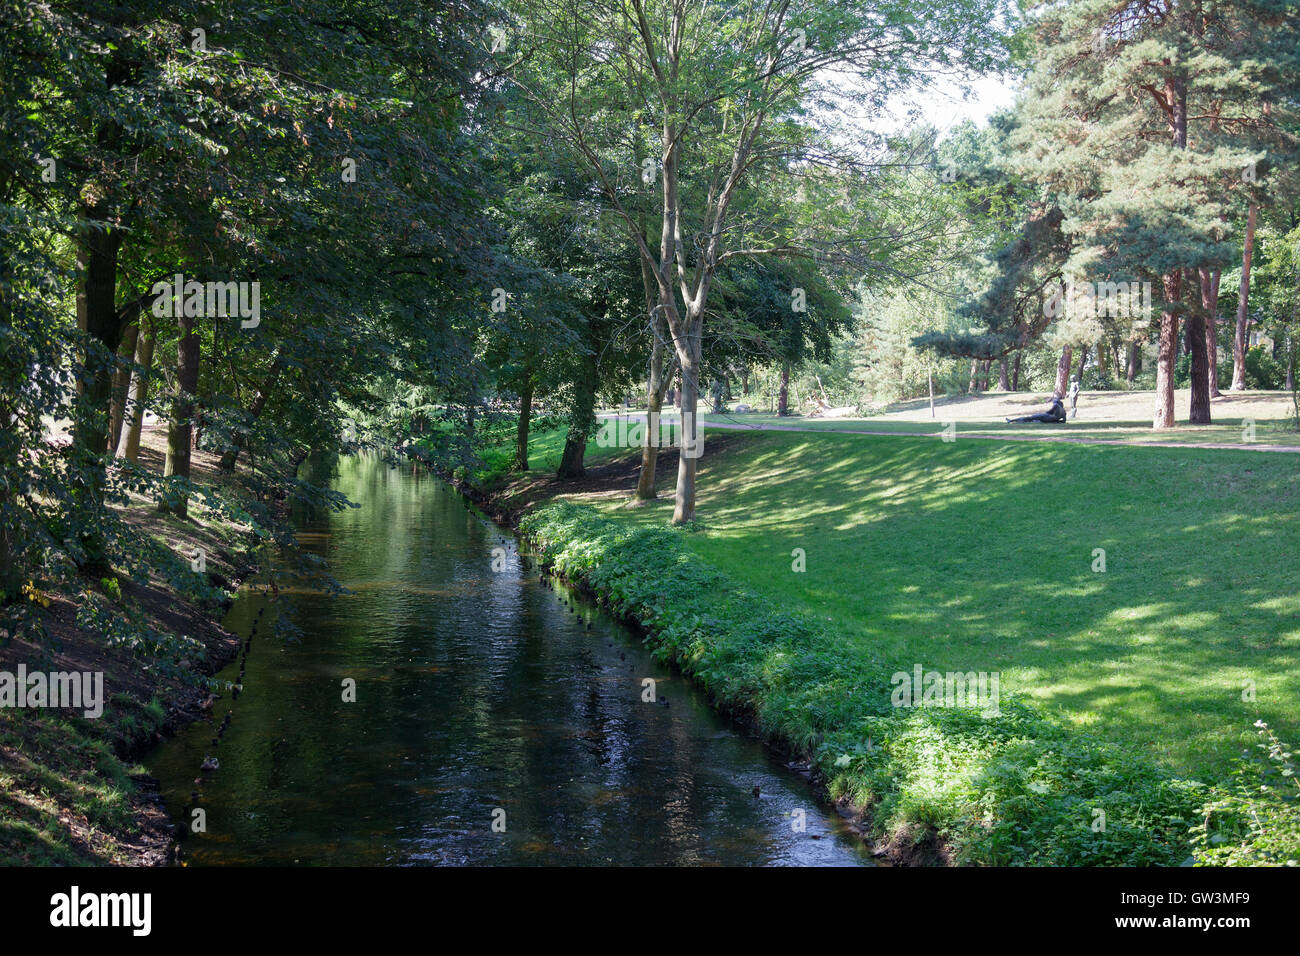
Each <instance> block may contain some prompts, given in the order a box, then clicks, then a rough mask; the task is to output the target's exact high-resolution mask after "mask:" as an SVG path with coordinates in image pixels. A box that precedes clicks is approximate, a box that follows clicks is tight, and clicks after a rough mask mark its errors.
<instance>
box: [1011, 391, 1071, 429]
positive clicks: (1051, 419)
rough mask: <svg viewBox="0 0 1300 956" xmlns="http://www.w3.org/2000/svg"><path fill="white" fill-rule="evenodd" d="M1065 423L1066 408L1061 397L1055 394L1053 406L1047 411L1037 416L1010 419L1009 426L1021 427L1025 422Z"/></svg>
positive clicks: (1053, 395) (1053, 394)
mask: <svg viewBox="0 0 1300 956" xmlns="http://www.w3.org/2000/svg"><path fill="white" fill-rule="evenodd" d="M1063 421H1065V406H1064V405H1063V404H1061V396H1060V395H1057V394H1056V393H1055V392H1053V393H1052V404H1051V405H1049V406H1048V407H1047V411H1045V412H1039V413H1038V414H1037V415H1025V416H1024V417H1023V418H1008V419H1007V424H1008V425H1020V424H1023V423H1025V422H1044V423H1046V424H1059V423H1061V422H1063Z"/></svg>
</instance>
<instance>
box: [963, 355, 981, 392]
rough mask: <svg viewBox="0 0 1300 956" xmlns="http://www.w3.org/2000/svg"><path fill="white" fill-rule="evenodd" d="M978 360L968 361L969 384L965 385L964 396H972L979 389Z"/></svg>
mask: <svg viewBox="0 0 1300 956" xmlns="http://www.w3.org/2000/svg"><path fill="white" fill-rule="evenodd" d="M979 384H980V381H979V359H971V360H970V382H969V383H967V385H966V394H968V395H974V394H975V392H976V390H977V389H978V388H979Z"/></svg>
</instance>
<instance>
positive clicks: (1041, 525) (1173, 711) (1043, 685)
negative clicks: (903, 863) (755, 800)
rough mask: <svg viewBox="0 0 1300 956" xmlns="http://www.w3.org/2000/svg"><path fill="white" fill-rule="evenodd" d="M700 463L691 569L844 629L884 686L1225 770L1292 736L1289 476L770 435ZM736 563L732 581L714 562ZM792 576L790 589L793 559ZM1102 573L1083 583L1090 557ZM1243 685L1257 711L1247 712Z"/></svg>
mask: <svg viewBox="0 0 1300 956" xmlns="http://www.w3.org/2000/svg"><path fill="white" fill-rule="evenodd" d="M747 441H748V442H749V445H748V447H747V449H746V450H745V451H744V452H741V453H740V454H737V455H734V456H727V457H724V458H715V459H713V460H709V459H707V458H706V459H705V466H704V467H705V472H704V474H703V477H702V480H701V485H700V487H701V503H700V511H701V515H702V516H703V518H704V520H705V522H706V524H707V526H708V528H709V532H708V535H707V538H706V539H705V540H704V541H701V542H700V544H699V548H700V550H701V552H702V553H703V554H704V555H705V556H706V557H712V558H714V559H715V560H718V561H720V562H721V563H726V564H728V569H729V570H731V571H732V572H733V573H737V574H738V576H741V577H743V578H745V579H746V580H747V581H748V583H750V584H751V585H752V586H754V587H756V588H758V589H760V590H762V591H763V592H764V593H768V594H771V595H773V596H774V597H776V598H777V599H779V600H785V599H788V600H792V601H795V602H799V603H802V604H803V605H804V606H805V608H806V609H807V610H809V611H811V612H813V613H820V614H822V615H823V616H830V617H835V618H836V619H837V620H841V621H843V622H844V623H845V638H846V640H850V641H855V642H863V643H865V645H867V646H868V647H870V649H871V651H872V653H874V654H879V655H880V656H882V657H883V658H884V659H886V660H889V661H891V662H897V666H898V667H899V669H910V668H911V666H912V665H913V664H915V663H920V664H922V665H923V666H925V667H926V668H929V669H941V670H948V669H954V670H990V671H994V670H996V671H1007V672H1009V673H1007V674H1006V675H1005V676H1004V678H1003V683H1002V689H1003V691H1009V690H1014V691H1019V692H1022V693H1025V694H1028V695H1032V696H1033V697H1034V698H1036V699H1038V700H1039V701H1041V702H1043V703H1045V704H1047V705H1049V707H1059V708H1061V709H1062V710H1063V711H1065V712H1066V714H1067V715H1069V716H1070V717H1073V718H1075V719H1076V720H1080V721H1083V722H1094V721H1095V722H1098V724H1099V725H1100V726H1099V729H1106V730H1108V731H1109V732H1112V733H1114V734H1118V735H1119V736H1120V737H1122V738H1128V739H1131V740H1134V741H1136V742H1141V743H1145V744H1148V745H1149V746H1151V747H1152V749H1153V751H1154V752H1156V753H1157V754H1159V755H1160V756H1162V757H1167V758H1168V759H1169V760H1170V762H1172V763H1173V764H1174V765H1175V766H1176V767H1178V768H1179V769H1183V770H1186V769H1188V766H1189V765H1200V766H1205V765H1216V766H1226V763H1227V761H1228V760H1230V758H1231V757H1233V756H1234V755H1235V754H1236V752H1237V749H1238V746H1237V745H1239V744H1240V743H1243V742H1245V741H1247V740H1249V739H1250V738H1251V736H1252V735H1251V731H1250V725H1251V723H1252V722H1253V721H1254V720H1256V719H1264V720H1266V721H1268V722H1269V723H1270V724H1272V725H1274V726H1276V727H1278V728H1279V729H1280V730H1281V731H1282V735H1283V737H1284V738H1286V737H1288V736H1289V737H1292V738H1294V737H1295V736H1296V730H1297V727H1298V723H1297V698H1296V694H1295V692H1294V687H1295V686H1296V684H1297V681H1300V656H1297V654H1296V651H1297V650H1300V627H1298V626H1297V624H1296V620H1297V618H1296V614H1297V613H1298V612H1300V599H1298V598H1297V595H1296V588H1295V583H1294V576H1293V575H1290V574H1288V573H1287V572H1286V567H1285V560H1284V556H1286V555H1290V554H1294V553H1295V552H1296V550H1297V545H1298V544H1300V517H1298V515H1300V508H1298V507H1297V506H1300V490H1298V489H1297V483H1296V481H1295V463H1294V462H1293V461H1291V460H1290V459H1289V457H1286V458H1284V457H1282V456H1279V460H1278V461H1261V460H1260V456H1258V455H1251V454H1250V453H1240V454H1237V453H1233V452H1219V453H1218V454H1217V456H1216V457H1215V458H1214V459H1213V460H1210V459H1208V458H1207V457H1206V456H1205V455H1204V454H1203V453H1198V452H1197V451H1195V450H1191V449H1187V450H1184V449H1151V448H1123V449H1116V448H1102V447H1095V446H1074V445H1069V446H1062V445H1051V444H1046V445H1039V444H1032V445H1020V444H1017V445H1010V444H994V443H988V442H969V443H962V442H960V441H958V442H954V443H950V444H945V443H942V442H937V441H935V440H934V439H916V440H909V439H902V438H878V439H869V438H863V437H856V436H838V435H819V436H815V437H809V438H806V439H805V438H794V437H792V436H790V435H788V434H787V435H784V436H778V435H775V434H772V433H768V434H764V435H753V436H748V437H747ZM738 547H739V548H742V549H744V550H745V551H746V552H748V553H750V554H751V555H752V557H751V559H750V560H748V561H746V562H743V566H736V563H735V561H734V557H733V559H732V560H731V561H727V560H726V552H727V551H728V550H729V549H730V550H733V551H734V549H736V548H738ZM796 547H802V548H804V549H805V551H806V552H807V569H808V570H807V573H806V574H796V573H793V572H792V571H791V558H790V554H791V550H792V549H793V548H796ZM1098 548H1100V549H1104V551H1105V555H1106V570H1105V572H1104V573H1099V572H1094V571H1093V562H1094V549H1098ZM1247 680H1250V681H1253V682H1254V690H1255V694H1256V695H1257V700H1258V703H1249V702H1243V700H1242V691H1243V686H1244V682H1245V681H1247Z"/></svg>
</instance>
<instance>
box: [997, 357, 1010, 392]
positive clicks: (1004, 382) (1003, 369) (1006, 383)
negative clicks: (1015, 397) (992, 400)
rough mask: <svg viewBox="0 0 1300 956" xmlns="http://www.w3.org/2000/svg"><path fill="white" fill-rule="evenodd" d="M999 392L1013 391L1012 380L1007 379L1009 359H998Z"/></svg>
mask: <svg viewBox="0 0 1300 956" xmlns="http://www.w3.org/2000/svg"><path fill="white" fill-rule="evenodd" d="M998 391H999V392H1009V391H1011V380H1010V379H1009V378H1008V377H1007V357H1006V356H1005V355H1004V356H1002V358H1000V359H998Z"/></svg>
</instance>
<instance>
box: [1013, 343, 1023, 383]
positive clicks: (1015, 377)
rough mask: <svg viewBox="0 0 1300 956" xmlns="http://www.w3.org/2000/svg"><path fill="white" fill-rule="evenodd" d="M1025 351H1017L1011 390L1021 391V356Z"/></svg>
mask: <svg viewBox="0 0 1300 956" xmlns="http://www.w3.org/2000/svg"><path fill="white" fill-rule="evenodd" d="M1023 354H1024V353H1023V352H1019V351H1017V352H1016V361H1015V363H1014V364H1013V365H1012V367H1011V391H1013V392H1018V391H1020V358H1021V356H1022V355H1023Z"/></svg>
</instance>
